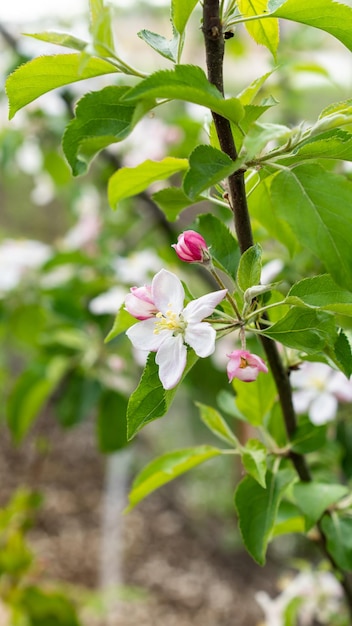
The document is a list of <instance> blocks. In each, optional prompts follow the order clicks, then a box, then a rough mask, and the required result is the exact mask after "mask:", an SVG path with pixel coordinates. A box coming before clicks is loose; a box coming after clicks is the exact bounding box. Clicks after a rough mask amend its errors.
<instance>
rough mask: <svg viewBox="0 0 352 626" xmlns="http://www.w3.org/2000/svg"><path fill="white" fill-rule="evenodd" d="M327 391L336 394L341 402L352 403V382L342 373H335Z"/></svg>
mask: <svg viewBox="0 0 352 626" xmlns="http://www.w3.org/2000/svg"><path fill="white" fill-rule="evenodd" d="M327 391H329V392H330V393H332V394H334V396H335V398H337V399H338V400H339V402H352V381H351V380H349V379H348V378H346V376H345V375H344V374H342V372H334V374H333V375H332V377H331V379H330V381H329V383H328V386H327Z"/></svg>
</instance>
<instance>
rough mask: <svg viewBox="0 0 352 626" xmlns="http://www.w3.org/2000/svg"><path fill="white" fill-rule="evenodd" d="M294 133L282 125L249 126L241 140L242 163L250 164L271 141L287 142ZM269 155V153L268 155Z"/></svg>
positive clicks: (258, 124)
mask: <svg viewBox="0 0 352 626" xmlns="http://www.w3.org/2000/svg"><path fill="white" fill-rule="evenodd" d="M295 132H296V130H295V129H293V130H291V129H290V128H288V126H283V125H282V124H268V123H267V124H260V123H259V122H256V123H255V124H251V125H250V128H249V130H248V133H247V135H246V137H245V138H244V140H243V144H242V149H241V154H240V158H241V159H242V162H249V163H250V162H251V161H252V160H253V159H256V158H258V157H260V155H261V153H262V152H263V150H264V148H265V146H266V145H267V144H268V143H269V142H271V141H273V140H274V141H279V140H280V143H281V144H282V143H283V142H287V141H289V140H290V138H291V137H292V134H294V133H295ZM268 154H270V152H269V153H268Z"/></svg>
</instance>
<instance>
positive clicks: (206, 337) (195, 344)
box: [185, 322, 216, 358]
mask: <svg viewBox="0 0 352 626" xmlns="http://www.w3.org/2000/svg"><path fill="white" fill-rule="evenodd" d="M215 338H216V331H215V329H214V328H213V327H212V326H210V324H208V323H207V322H200V323H199V324H192V323H188V325H187V328H186V331H185V342H186V343H188V345H189V346H191V348H193V350H194V351H195V353H196V354H197V355H198V356H200V357H202V358H204V357H206V356H209V354H213V352H214V350H215Z"/></svg>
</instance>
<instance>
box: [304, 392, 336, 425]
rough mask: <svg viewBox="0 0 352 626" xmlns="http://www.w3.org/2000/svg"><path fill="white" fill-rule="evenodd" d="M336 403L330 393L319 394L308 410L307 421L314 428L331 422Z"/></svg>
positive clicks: (334, 413)
mask: <svg viewBox="0 0 352 626" xmlns="http://www.w3.org/2000/svg"><path fill="white" fill-rule="evenodd" d="M337 405H338V402H337V400H336V398H335V397H334V396H333V395H332V394H330V393H321V394H320V395H318V396H317V397H316V398H315V400H314V401H313V402H312V404H311V405H310V408H309V419H310V421H311V422H312V423H313V424H315V425H316V426H321V425H322V424H326V423H327V422H331V420H333V419H334V418H335V415H336V412H337Z"/></svg>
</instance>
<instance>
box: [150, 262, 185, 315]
mask: <svg viewBox="0 0 352 626" xmlns="http://www.w3.org/2000/svg"><path fill="white" fill-rule="evenodd" d="M184 299H185V292H184V289H183V287H182V283H181V281H180V280H179V279H178V278H177V276H176V275H175V274H172V273H171V272H168V271H167V270H164V269H162V270H160V272H158V273H157V274H156V275H155V276H154V278H153V280H152V300H153V302H154V304H155V306H156V307H157V309H158V311H161V313H163V314H164V315H165V314H166V313H167V311H169V310H170V308H172V310H173V312H174V313H177V314H178V313H181V311H182V309H183V301H184Z"/></svg>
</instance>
